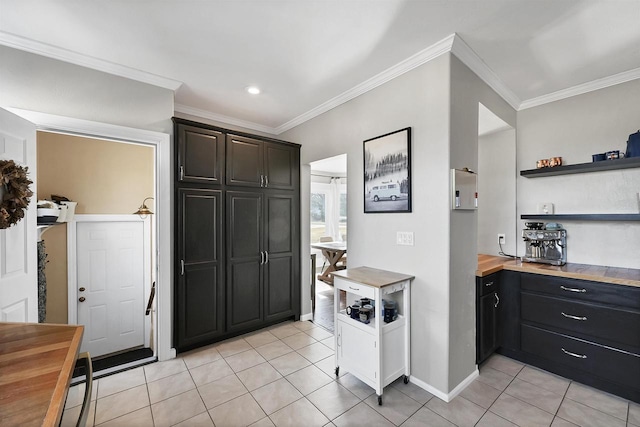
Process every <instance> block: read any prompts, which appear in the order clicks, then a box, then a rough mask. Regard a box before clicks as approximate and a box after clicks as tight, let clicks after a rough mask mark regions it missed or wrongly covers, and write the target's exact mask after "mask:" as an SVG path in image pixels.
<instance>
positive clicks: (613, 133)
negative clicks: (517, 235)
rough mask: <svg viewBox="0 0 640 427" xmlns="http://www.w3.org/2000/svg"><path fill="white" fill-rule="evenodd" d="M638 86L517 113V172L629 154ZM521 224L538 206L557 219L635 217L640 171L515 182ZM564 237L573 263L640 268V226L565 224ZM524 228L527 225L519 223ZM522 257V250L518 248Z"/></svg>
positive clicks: (638, 122)
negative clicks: (549, 161)
mask: <svg viewBox="0 0 640 427" xmlns="http://www.w3.org/2000/svg"><path fill="white" fill-rule="evenodd" d="M638 99H640V80H635V81H631V82H627V83H623V84H620V85H616V86H612V87H609V88H605V89H600V90H598V91H595V92H591V93H587V94H584V95H579V96H575V97H572V98H568V99H564V100H561V101H557V102H553V103H550V104H545V105H542V106H539V107H535V108H530V109H527V110H522V111H520V112H518V131H517V139H518V142H517V153H518V163H517V167H518V171H521V170H525V169H535V166H536V160H539V159H545V158H549V157H555V156H561V157H562V159H563V164H577V163H587V162H590V161H591V155H592V154H595V153H603V152H605V151H610V150H618V149H620V150H624V149H625V148H626V141H627V138H628V136H629V134H630V133H633V132H635V131H637V130H638V128H640V103H639V102H638ZM517 184H518V189H517V194H518V218H520V215H521V214H527V213H536V205H537V203H540V202H552V203H554V204H555V212H556V213H565V214H568V213H638V212H639V207H638V195H637V193H638V191H640V169H626V170H621V171H607V172H596V173H585V174H576V175H561V176H555V177H545V178H536V179H532V178H523V177H521V176H518V180H517ZM560 222H562V224H563V225H564V226H565V228H566V229H567V234H568V237H567V260H568V262H571V263H584V264H595V265H607V266H616V267H626V268H640V257H638V242H640V223H638V222H585V221H583V222H577V221H560ZM518 223H519V228H522V227H523V224H524V221H521V220H518ZM518 252H519V253H521V254H522V253H524V244H523V243H522V242H519V249H518Z"/></svg>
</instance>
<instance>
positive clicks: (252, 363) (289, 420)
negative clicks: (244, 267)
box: [62, 322, 640, 427]
mask: <svg viewBox="0 0 640 427" xmlns="http://www.w3.org/2000/svg"><path fill="white" fill-rule="evenodd" d="M334 368H335V363H334V356H333V337H332V335H331V334H329V333H327V332H326V330H324V329H322V328H318V327H316V326H314V325H313V324H312V323H310V322H295V323H294V322H288V323H284V324H280V325H277V326H275V327H272V328H268V329H264V330H261V331H258V332H255V333H252V334H248V335H245V336H242V337H239V338H235V339H233V340H229V341H225V342H221V343H218V344H215V345H212V346H209V347H206V348H202V349H198V350H194V351H192V352H189V353H185V354H182V355H180V356H179V357H178V358H176V359H173V360H169V361H166V362H159V363H154V364H150V365H146V366H144V367H140V368H136V369H133V370H129V371H126V372H122V373H119V374H115V375H112V376H109V377H105V378H101V379H99V380H96V381H95V382H94V385H95V386H94V393H93V399H92V404H91V412H90V414H89V422H88V425H100V426H127V427H129V426H171V425H178V426H217V427H223V426H234V427H235V426H249V425H251V426H274V425H275V426H305V427H306V426H324V425H329V426H338V427H341V426H366V427H373V426H394V425H395V426H400V425H402V426H406V427H414V426H483V427H488V426H491V427H493V426H495V427H500V426H514V425H515V426H522V427H529V426H550V425H551V426H553V427H566V426H576V425H578V426H603V427H615V426H620V427H625V426H638V427H640V405H638V404H636V403H633V402H629V401H627V400H625V399H621V398H619V397H616V396H612V395H610V394H606V393H603V392H600V391H598V390H594V389H592V388H589V387H586V386H583V385H581V384H579V383H576V382H572V381H569V380H567V379H564V378H561V377H557V376H555V375H552V374H549V373H547V372H544V371H540V370H538V369H535V368H532V367H530V366H526V365H523V364H521V363H519V362H516V361H514V360H511V359H508V358H506V357H503V356H500V355H494V356H492V357H491V358H490V359H489V360H488V361H487V362H486V363H485V364H483V366H481V368H480V376H479V377H478V378H477V379H476V380H475V381H474V382H473V383H471V384H470V385H469V386H468V387H467V388H466V389H465V390H464V391H463V392H462V393H461V394H460V395H459V396H458V397H456V398H455V399H453V400H452V401H451V402H449V403H445V402H443V401H442V400H440V399H438V398H437V397H434V396H432V395H431V394H429V393H427V392H426V391H424V390H422V389H420V388H419V387H417V386H415V385H413V384H411V383H409V384H403V383H402V380H401V379H400V380H399V381H396V382H395V383H393V384H391V385H390V386H388V387H387V388H385V390H384V404H383V405H382V406H378V404H377V398H376V395H375V393H374V390H373V389H372V388H370V387H368V386H367V385H365V384H364V383H362V382H360V381H359V380H358V379H356V378H355V377H353V376H352V375H350V374H348V373H344V372H341V376H340V377H339V378H337V379H336V378H335V375H334ZM83 393H84V385H79V386H76V387H72V388H71V389H70V391H69V395H68V398H67V405H66V408H67V409H66V410H65V413H64V417H63V422H62V425H63V426H67V425H75V422H74V420H76V419H77V416H78V413H79V410H80V406H79V405H80V403H81V400H82V395H83Z"/></svg>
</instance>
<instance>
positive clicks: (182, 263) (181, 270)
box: [180, 259, 184, 276]
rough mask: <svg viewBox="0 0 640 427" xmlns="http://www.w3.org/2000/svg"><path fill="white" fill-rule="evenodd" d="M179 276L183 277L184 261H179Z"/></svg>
mask: <svg viewBox="0 0 640 427" xmlns="http://www.w3.org/2000/svg"><path fill="white" fill-rule="evenodd" d="M180 275H181V276H184V260H183V259H181V260H180Z"/></svg>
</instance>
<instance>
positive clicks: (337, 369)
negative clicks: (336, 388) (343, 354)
mask: <svg viewBox="0 0 640 427" xmlns="http://www.w3.org/2000/svg"><path fill="white" fill-rule="evenodd" d="M339 374H340V366H338V367H336V377H337V376H338V375H339Z"/></svg>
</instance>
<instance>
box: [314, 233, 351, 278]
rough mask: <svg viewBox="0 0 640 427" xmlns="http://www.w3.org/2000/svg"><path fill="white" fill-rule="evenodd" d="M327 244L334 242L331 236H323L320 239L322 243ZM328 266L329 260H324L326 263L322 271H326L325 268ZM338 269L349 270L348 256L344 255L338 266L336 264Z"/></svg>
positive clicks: (323, 264)
mask: <svg viewBox="0 0 640 427" xmlns="http://www.w3.org/2000/svg"><path fill="white" fill-rule="evenodd" d="M326 242H333V237H331V236H322V237H320V243H326ZM326 264H327V259H326V258H325V259H324V262H323V263H322V271H324V267H325V266H326ZM336 265H337V266H338V267H342V268H347V255H346V254H345V255H343V256H342V258H340V260H339V261H338V264H336Z"/></svg>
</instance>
